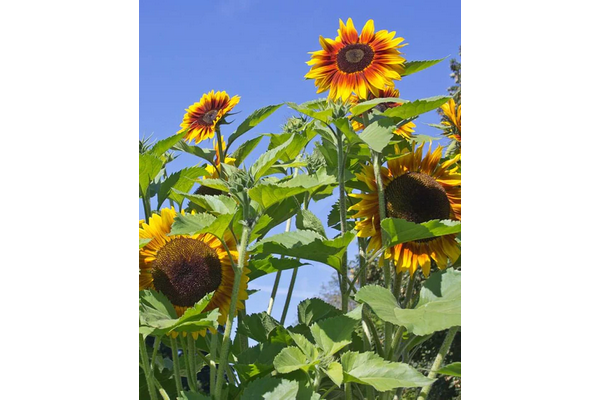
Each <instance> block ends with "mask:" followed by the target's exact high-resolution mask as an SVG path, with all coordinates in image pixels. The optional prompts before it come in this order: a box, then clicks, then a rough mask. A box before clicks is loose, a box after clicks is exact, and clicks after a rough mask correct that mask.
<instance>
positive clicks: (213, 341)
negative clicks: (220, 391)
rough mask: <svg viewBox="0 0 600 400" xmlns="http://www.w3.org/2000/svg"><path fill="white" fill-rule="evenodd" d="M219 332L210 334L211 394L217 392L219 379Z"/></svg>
mask: <svg viewBox="0 0 600 400" xmlns="http://www.w3.org/2000/svg"><path fill="white" fill-rule="evenodd" d="M218 338H219V336H218V333H216V332H215V333H214V334H211V335H210V363H209V365H210V394H211V395H213V394H214V392H215V384H216V379H217V362H216V360H217V348H218V347H219V341H218Z"/></svg>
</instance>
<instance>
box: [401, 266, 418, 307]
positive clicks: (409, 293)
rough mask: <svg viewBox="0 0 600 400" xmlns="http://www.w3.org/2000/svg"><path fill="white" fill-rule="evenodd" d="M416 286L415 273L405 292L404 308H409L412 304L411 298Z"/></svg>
mask: <svg viewBox="0 0 600 400" xmlns="http://www.w3.org/2000/svg"><path fill="white" fill-rule="evenodd" d="M414 287H415V275H414V274H413V275H412V276H411V277H410V280H409V281H408V286H407V287H406V293H405V294H404V303H402V308H408V306H409V305H410V300H411V298H412V295H413V290H414Z"/></svg>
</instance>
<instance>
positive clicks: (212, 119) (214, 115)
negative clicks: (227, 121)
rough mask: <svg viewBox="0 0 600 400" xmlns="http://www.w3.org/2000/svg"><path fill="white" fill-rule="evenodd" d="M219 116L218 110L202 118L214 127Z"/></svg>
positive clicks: (211, 111)
mask: <svg viewBox="0 0 600 400" xmlns="http://www.w3.org/2000/svg"><path fill="white" fill-rule="evenodd" d="M217 114H219V112H218V111H217V110H210V111H209V112H207V113H206V114H204V116H203V117H202V121H204V122H206V123H207V124H209V125H212V123H213V122H215V119H216V118H217Z"/></svg>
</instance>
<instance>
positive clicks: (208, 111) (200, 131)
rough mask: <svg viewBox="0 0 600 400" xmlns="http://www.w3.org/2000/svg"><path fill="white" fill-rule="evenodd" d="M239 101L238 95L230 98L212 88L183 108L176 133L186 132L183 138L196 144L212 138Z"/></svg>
mask: <svg viewBox="0 0 600 400" xmlns="http://www.w3.org/2000/svg"><path fill="white" fill-rule="evenodd" d="M239 101H240V97H239V96H233V97H231V98H230V97H229V95H228V94H227V93H226V92H224V91H223V92H216V93H215V91H214V90H213V91H211V92H210V93H205V94H203V95H202V98H201V99H200V101H199V102H197V103H194V104H192V105H191V106H190V107H189V108H187V109H186V110H185V111H186V114H185V115H184V116H183V122H182V123H181V125H180V126H181V130H180V131H179V132H178V133H182V132H186V134H185V137H184V139H185V140H187V141H189V142H192V141H194V140H195V142H196V144H197V143H199V142H201V141H202V140H204V139H208V138H212V137H213V136H214V135H215V130H216V128H217V126H218V125H219V124H220V123H222V122H223V120H224V117H225V116H226V115H227V113H229V112H230V111H231V110H232V109H233V107H235V105H236V104H237V103H239Z"/></svg>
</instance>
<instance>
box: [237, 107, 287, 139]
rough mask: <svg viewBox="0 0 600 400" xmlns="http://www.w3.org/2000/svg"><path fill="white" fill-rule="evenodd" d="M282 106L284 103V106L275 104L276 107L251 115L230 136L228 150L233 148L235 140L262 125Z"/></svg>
mask: <svg viewBox="0 0 600 400" xmlns="http://www.w3.org/2000/svg"><path fill="white" fill-rule="evenodd" d="M282 105H283V103H282V104H274V105H270V106H266V107H263V108H259V109H258V110H255V111H254V112H253V113H252V114H250V115H249V116H248V118H246V119H245V120H244V122H242V123H241V124H240V126H238V128H237V129H236V130H235V132H233V133H232V134H231V136H229V141H228V142H227V149H229V148H230V147H231V144H232V143H233V141H234V140H235V139H237V138H239V137H240V136H242V135H243V134H244V133H246V132H248V131H249V130H250V129H252V128H254V127H255V126H256V125H258V124H260V123H261V122H262V121H264V120H265V119H266V118H267V117H268V116H269V115H271V114H273V113H274V112H275V111H277V109H278V108H279V107H281V106H282Z"/></svg>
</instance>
